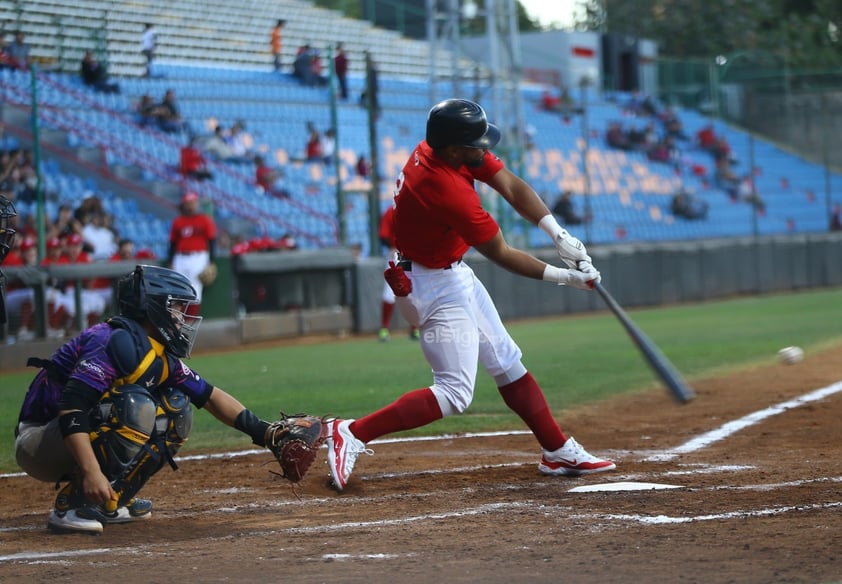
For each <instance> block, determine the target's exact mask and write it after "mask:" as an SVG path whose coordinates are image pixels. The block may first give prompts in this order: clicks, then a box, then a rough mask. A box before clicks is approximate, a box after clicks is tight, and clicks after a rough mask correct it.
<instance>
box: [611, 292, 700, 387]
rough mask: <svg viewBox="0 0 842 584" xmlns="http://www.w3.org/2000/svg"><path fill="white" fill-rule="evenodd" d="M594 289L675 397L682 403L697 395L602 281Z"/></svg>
mask: <svg viewBox="0 0 842 584" xmlns="http://www.w3.org/2000/svg"><path fill="white" fill-rule="evenodd" d="M594 290H596V291H597V292H599V295H600V296H602V299H603V300H604V301H605V303H606V304H607V305H608V308H610V309H611V312H613V313H614V315H615V316H616V317H617V318H618V319H619V321H620V323H621V324H622V325H623V328H625V329H626V332H627V333H628V334H629V336H630V337H631V338H632V341H634V344H635V345H637V348H638V349H639V350H640V352H641V354H642V355H643V357H644V359H646V362H647V363H648V364H649V366H650V367H651V368H652V370H653V371H655V374H656V375H657V376H658V377H659V378H660V379H661V381H663V382H664V383H665V384H666V386H667V388H668V389H669V390H670V392H672V395H673V397H675V399H676V400H678V401H679V402H680V403H682V404H684V403H687V402H689V401H690V400H692V399H693V398H694V397H696V393H695V392H694V391H693V388H692V387H690V386H689V385H688V384H687V382H686V381H684V378H683V377H681V374H680V373H679V372H678V371H677V370H676V369H675V367H673V365H672V363H670V361H669V359H667V358H666V356H665V355H664V354H663V353H661V351H660V349H658V347H657V345H655V343H653V342H652V341H651V340H650V339H649V337H647V336H646V335H645V334H644V333H643V331H642V330H640V328H638V326H637V325H636V324H634V323H633V322H632V320H631V318H629V315H628V314H626V311H625V310H623V308H622V307H621V306H620V305H619V304H618V303H617V301H616V300H614V297H613V296H611V294H610V293H609V292H608V290H606V289H605V287H604V286H603V285H602V284H601V283H600V282H596V283H594Z"/></svg>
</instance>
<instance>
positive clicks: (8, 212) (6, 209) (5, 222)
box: [0, 196, 18, 264]
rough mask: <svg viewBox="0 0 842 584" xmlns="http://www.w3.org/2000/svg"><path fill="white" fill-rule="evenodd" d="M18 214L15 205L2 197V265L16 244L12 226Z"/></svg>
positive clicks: (0, 236) (0, 229)
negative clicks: (13, 219)
mask: <svg viewBox="0 0 842 584" xmlns="http://www.w3.org/2000/svg"><path fill="white" fill-rule="evenodd" d="M17 214H18V212H17V211H16V210H15V205H14V203H12V202H11V201H10V200H9V199H7V198H6V197H3V196H0V264H2V263H3V260H5V259H6V255H8V253H9V250H10V249H12V245H13V244H14V243H15V230H14V229H12V228H11V224H12V218H13V217H15V216H17Z"/></svg>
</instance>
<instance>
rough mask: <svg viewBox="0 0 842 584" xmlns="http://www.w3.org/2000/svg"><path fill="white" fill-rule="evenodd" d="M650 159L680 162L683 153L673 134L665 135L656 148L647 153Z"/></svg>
mask: <svg viewBox="0 0 842 584" xmlns="http://www.w3.org/2000/svg"><path fill="white" fill-rule="evenodd" d="M647 155H648V157H649V160H652V161H654V162H663V163H664V164H676V165H677V164H678V163H679V160H680V157H681V153H680V151H679V150H678V147H677V146H676V144H675V139H674V138H673V137H672V136H664V137H663V138H661V141H660V142H658V143H657V144H655V146H654V148H652V149H650V150H649V152H648V153H647Z"/></svg>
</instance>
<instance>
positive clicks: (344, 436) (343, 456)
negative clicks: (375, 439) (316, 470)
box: [327, 418, 374, 491]
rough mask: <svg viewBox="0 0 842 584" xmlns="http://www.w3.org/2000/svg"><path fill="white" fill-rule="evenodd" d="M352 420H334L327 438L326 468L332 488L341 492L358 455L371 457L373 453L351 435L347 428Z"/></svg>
mask: <svg viewBox="0 0 842 584" xmlns="http://www.w3.org/2000/svg"><path fill="white" fill-rule="evenodd" d="M353 421H354V420H340V419H338V418H337V419H335V420H333V421H332V422H330V435H329V436H328V438H327V467H328V469H330V477H331V478H332V479H333V486H334V487H335V488H336V490H337V491H341V490H342V489H344V488H345V485H347V484H348V478H349V477H350V476H351V472H352V471H353V470H354V463H356V462H357V457H358V456H359V455H360V454H368V455H372V454H374V452H373V451H372V450H369V449H367V448H366V447H365V443H363V442H362V441H361V440H357V438H356V437H355V436H354V435H353V434H352V433H351V430H350V428H349V426H350V425H351V422H353Z"/></svg>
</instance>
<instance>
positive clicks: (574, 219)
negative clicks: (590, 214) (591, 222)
mask: <svg viewBox="0 0 842 584" xmlns="http://www.w3.org/2000/svg"><path fill="white" fill-rule="evenodd" d="M553 214H554V215H556V216H557V217H558V218H559V219H561V222H562V224H564V225H581V224H582V223H584V222H585V218H584V217H582V216H581V215H579V214H578V213H577V212H576V208H575V207H574V205H573V193H572V192H571V191H564V192H563V193H561V197H559V199H558V201H556V204H555V205H553Z"/></svg>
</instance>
